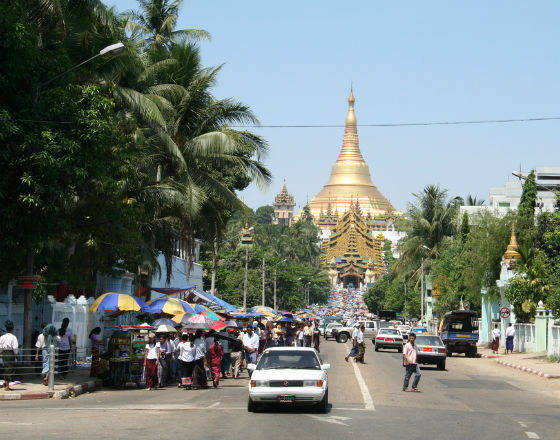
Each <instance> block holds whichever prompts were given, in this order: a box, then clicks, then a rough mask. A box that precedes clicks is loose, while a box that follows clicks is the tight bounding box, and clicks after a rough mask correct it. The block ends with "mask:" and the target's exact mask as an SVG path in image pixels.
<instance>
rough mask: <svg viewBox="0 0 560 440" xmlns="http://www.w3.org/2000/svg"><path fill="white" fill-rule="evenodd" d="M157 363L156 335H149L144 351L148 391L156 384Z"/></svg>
mask: <svg viewBox="0 0 560 440" xmlns="http://www.w3.org/2000/svg"><path fill="white" fill-rule="evenodd" d="M158 363H159V349H158V346H157V344H156V336H155V335H154V334H152V333H151V334H150V335H149V340H148V343H147V344H146V352H145V353H144V370H145V375H146V385H147V386H148V391H152V390H153V389H154V388H156V386H157V368H158Z"/></svg>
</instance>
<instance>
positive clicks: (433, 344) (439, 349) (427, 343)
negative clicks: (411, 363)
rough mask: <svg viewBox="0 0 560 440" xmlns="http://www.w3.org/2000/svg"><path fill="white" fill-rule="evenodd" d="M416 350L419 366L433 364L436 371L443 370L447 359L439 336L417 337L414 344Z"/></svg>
mask: <svg viewBox="0 0 560 440" xmlns="http://www.w3.org/2000/svg"><path fill="white" fill-rule="evenodd" d="M415 344H416V346H417V348H418V363H419V364H435V365H437V368H438V370H445V359H446V358H447V354H446V349H445V345H443V341H442V340H441V338H440V337H439V336H436V335H419V336H416V342H415Z"/></svg>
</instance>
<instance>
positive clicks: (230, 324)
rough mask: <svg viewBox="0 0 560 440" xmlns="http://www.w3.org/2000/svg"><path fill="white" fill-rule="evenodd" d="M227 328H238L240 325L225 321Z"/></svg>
mask: <svg viewBox="0 0 560 440" xmlns="http://www.w3.org/2000/svg"><path fill="white" fill-rule="evenodd" d="M225 324H226V327H232V328H238V327H239V324H238V323H237V322H235V321H232V320H230V321H225Z"/></svg>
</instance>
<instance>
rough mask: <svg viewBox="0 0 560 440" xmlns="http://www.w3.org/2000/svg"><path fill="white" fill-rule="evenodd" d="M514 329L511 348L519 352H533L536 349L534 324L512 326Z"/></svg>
mask: <svg viewBox="0 0 560 440" xmlns="http://www.w3.org/2000/svg"><path fill="white" fill-rule="evenodd" d="M514 327H515V336H514V338H513V348H514V349H515V350H517V351H520V352H525V351H526V352H534V351H535V349H536V345H535V324H514ZM504 341H505V336H504ZM504 344H505V342H504Z"/></svg>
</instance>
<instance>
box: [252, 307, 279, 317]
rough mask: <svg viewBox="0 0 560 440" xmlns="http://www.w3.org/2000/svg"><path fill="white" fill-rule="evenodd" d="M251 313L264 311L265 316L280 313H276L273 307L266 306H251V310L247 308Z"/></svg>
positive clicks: (273, 315)
mask: <svg viewBox="0 0 560 440" xmlns="http://www.w3.org/2000/svg"><path fill="white" fill-rule="evenodd" d="M249 313H262V314H263V315H264V316H270V317H272V318H273V317H275V316H277V315H278V313H276V312H275V311H274V309H273V308H272V307H266V306H255V307H251V308H250V309H249V310H247V314H249Z"/></svg>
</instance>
